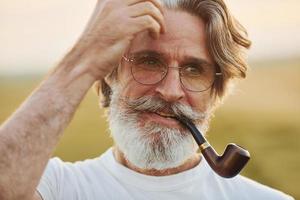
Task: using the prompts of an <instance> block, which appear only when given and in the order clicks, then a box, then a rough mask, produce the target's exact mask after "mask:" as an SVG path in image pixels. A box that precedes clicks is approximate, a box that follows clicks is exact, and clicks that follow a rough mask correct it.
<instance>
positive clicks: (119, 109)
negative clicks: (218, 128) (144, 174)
mask: <svg viewBox="0 0 300 200" xmlns="http://www.w3.org/2000/svg"><path fill="white" fill-rule="evenodd" d="M119 94H120V89H119V88H117V87H114V88H113V94H112V96H111V104H110V111H109V126H110V130H111V134H112V137H113V139H114V141H115V143H116V145H117V147H118V148H119V149H120V150H121V152H122V153H123V154H124V156H125V159H126V160H128V161H129V162H130V163H131V164H133V165H134V166H136V167H138V168H140V169H155V170H164V169H169V168H175V167H178V166H180V165H182V164H183V163H185V161H187V160H188V159H189V158H191V157H192V156H193V155H195V153H196V152H197V149H198V145H197V144H196V142H195V140H194V138H193V137H192V135H191V134H190V133H188V132H187V131H180V130H178V129H176V128H169V127H165V126H162V125H160V124H158V123H154V122H146V123H145V125H144V126H139V116H138V114H137V113H134V112H132V111H131V112H127V109H128V108H126V107H125V106H124V105H123V106H122V105H121V103H120V95H119ZM204 124H205V125H202V126H201V127H198V128H200V129H201V130H202V132H203V133H204V132H206V130H207V123H204Z"/></svg>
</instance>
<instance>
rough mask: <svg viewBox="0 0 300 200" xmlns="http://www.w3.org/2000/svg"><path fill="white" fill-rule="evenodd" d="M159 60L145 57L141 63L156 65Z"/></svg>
mask: <svg viewBox="0 0 300 200" xmlns="http://www.w3.org/2000/svg"><path fill="white" fill-rule="evenodd" d="M158 63H159V62H158V61H157V60H155V59H145V60H144V61H143V64H145V65H157V64H158Z"/></svg>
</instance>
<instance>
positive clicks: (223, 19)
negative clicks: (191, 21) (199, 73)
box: [95, 0, 251, 107]
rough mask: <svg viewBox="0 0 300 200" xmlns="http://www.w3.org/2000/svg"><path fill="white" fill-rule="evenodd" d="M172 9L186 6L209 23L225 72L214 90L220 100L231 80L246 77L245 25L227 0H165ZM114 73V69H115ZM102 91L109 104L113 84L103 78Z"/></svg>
mask: <svg viewBox="0 0 300 200" xmlns="http://www.w3.org/2000/svg"><path fill="white" fill-rule="evenodd" d="M162 2H163V4H164V6H165V7H166V8H168V9H175V10H182V11H185V12H188V13H190V14H192V15H194V16H197V17H200V18H201V19H202V20H203V21H204V23H205V26H206V37H207V44H208V50H209V53H210V55H211V57H212V58H213V61H214V62H215V65H216V67H217V70H218V71H219V72H221V73H222V76H217V77H216V80H215V82H214V84H213V86H212V90H211V92H212V93H211V94H212V96H213V97H214V98H215V99H216V102H220V101H221V100H222V99H223V97H224V96H225V95H226V92H227V91H228V87H229V83H230V80H232V79H234V78H245V77H246V71H247V69H248V64H247V62H246V58H245V54H244V50H245V49H248V48H250V46H251V41H250V40H249V39H248V36H247V31H246V30H245V28H244V27H243V26H242V25H241V24H240V23H239V22H238V21H237V20H236V19H235V18H234V17H233V16H232V15H231V13H230V11H229V10H228V8H227V6H226V4H225V3H224V1H223V0H162ZM113 74H114V73H113ZM95 86H96V91H97V92H98V94H99V92H100V91H101V93H102V96H103V98H102V102H101V103H102V106H103V107H109V104H110V95H111V93H112V91H111V88H110V86H109V85H108V84H107V83H106V82H105V80H101V82H100V81H99V82H98V83H96V84H95Z"/></svg>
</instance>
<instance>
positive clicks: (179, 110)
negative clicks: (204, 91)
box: [120, 96, 208, 121]
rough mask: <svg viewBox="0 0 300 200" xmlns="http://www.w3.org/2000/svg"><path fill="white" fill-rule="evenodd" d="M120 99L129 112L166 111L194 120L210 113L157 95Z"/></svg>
mask: <svg viewBox="0 0 300 200" xmlns="http://www.w3.org/2000/svg"><path fill="white" fill-rule="evenodd" d="M120 100H121V101H122V102H124V103H125V104H126V105H127V107H128V108H130V109H128V112H131V111H132V112H134V111H139V112H165V113H168V114H171V115H174V116H175V117H185V118H187V119H190V120H192V121H202V120H204V119H206V117H207V116H208V113H206V112H199V111H195V110H193V108H192V107H191V106H188V105H184V104H182V103H179V102H174V103H170V102H167V101H165V100H163V99H161V98H160V97H156V96H142V97H139V98H137V99H129V98H128V97H121V98H120Z"/></svg>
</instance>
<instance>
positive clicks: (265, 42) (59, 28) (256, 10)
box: [0, 0, 300, 74]
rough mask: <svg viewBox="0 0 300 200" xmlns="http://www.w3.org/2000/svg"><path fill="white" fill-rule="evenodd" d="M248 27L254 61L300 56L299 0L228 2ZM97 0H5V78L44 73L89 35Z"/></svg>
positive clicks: (1, 1)
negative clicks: (86, 29) (83, 35)
mask: <svg viewBox="0 0 300 200" xmlns="http://www.w3.org/2000/svg"><path fill="white" fill-rule="evenodd" d="M225 2H226V3H227V5H228V7H229V9H230V10H231V11H232V13H233V15H234V16H235V17H236V18H238V19H239V21H240V22H241V23H242V24H243V25H244V26H245V27H246V29H247V30H248V32H249V37H250V39H251V40H252V41H253V46H252V48H251V50H250V51H249V60H250V61H251V60H266V59H268V60H270V59H274V60H275V59H284V58H290V57H297V56H299V57H300V51H299V49H300V14H299V12H300V1H299V0H284V1H283V0H263V1H262V0H251V1H250V0H225ZM95 4H96V0H84V1H74V0H72V1H71V0H0V74H7V73H8V74H10V73H12V74H26V73H41V72H45V71H47V70H48V69H49V68H51V67H53V66H55V64H56V63H58V62H59V60H60V59H61V58H62V57H63V56H64V55H65V53H66V52H67V51H68V50H69V49H70V48H71V47H72V45H73V44H74V43H75V42H76V40H77V39H78V37H79V36H80V34H81V32H82V31H83V30H84V27H85V24H86V23H87V21H88V19H89V17H90V15H91V13H92V11H93V8H94V6H95Z"/></svg>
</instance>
